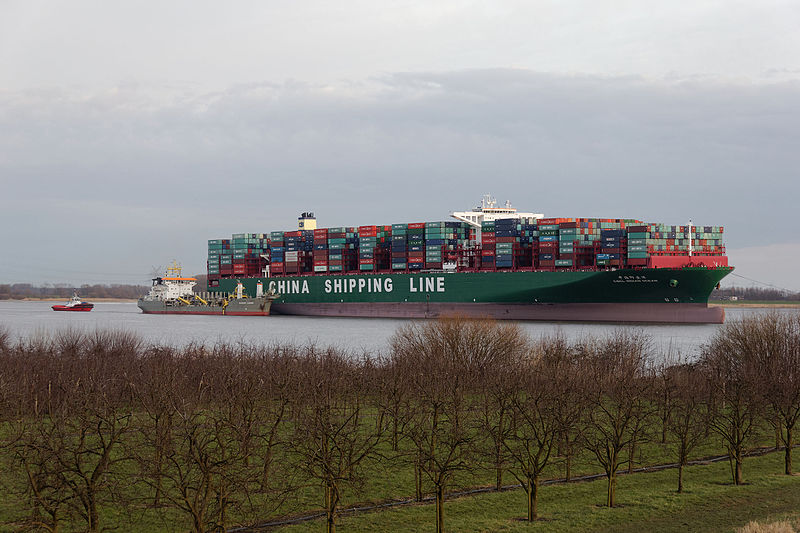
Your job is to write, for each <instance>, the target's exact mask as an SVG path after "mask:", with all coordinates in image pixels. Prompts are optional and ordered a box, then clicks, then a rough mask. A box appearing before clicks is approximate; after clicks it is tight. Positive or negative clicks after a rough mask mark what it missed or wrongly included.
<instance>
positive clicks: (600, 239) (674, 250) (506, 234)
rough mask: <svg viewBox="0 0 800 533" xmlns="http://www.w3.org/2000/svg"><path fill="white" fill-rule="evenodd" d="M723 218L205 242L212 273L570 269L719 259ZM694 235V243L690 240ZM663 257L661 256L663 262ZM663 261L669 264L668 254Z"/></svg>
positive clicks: (530, 223) (403, 228)
mask: <svg viewBox="0 0 800 533" xmlns="http://www.w3.org/2000/svg"><path fill="white" fill-rule="evenodd" d="M723 231H724V228H723V227H721V226H699V227H692V229H691V234H690V229H689V227H687V226H665V225H662V224H645V223H644V222H641V221H638V220H629V219H598V218H548V219H538V220H537V219H533V218H531V219H528V218H515V219H499V220H495V221H491V222H483V223H482V225H481V234H480V242H477V240H476V238H477V233H476V231H475V230H474V229H472V228H471V227H470V226H469V225H468V224H466V223H464V222H451V221H447V222H425V223H422V222H418V223H410V224H393V225H391V226H359V227H357V228H353V227H334V228H320V229H315V230H299V231H287V232H281V231H274V232H272V233H270V234H268V235H266V234H261V233H239V234H234V235H232V236H231V239H215V240H209V241H208V275H209V279H219V278H227V277H257V276H261V275H263V272H264V270H265V268H266V266H267V265H269V271H270V274H271V275H276V276H280V275H293V274H328V273H353V272H376V271H382V272H406V271H419V270H440V269H442V268H444V266H445V265H446V264H448V263H455V264H456V268H457V269H459V270H569V269H603V268H621V267H632V268H636V267H644V266H668V265H669V262H668V259H664V258H673V259H674V258H680V257H685V256H688V255H689V253H690V246H691V255H693V256H695V257H722V256H724V255H725V248H724V245H723V241H722V237H723ZM690 242H691V245H690ZM659 261H661V262H660V263H659ZM665 261H666V262H665Z"/></svg>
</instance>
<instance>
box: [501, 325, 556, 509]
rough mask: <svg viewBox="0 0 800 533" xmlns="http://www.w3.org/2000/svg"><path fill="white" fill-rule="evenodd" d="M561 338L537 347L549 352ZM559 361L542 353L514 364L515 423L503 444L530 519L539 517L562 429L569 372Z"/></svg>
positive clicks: (544, 341) (544, 340) (538, 351)
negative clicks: (542, 489) (547, 473)
mask: <svg viewBox="0 0 800 533" xmlns="http://www.w3.org/2000/svg"><path fill="white" fill-rule="evenodd" d="M560 340H561V339H558V338H556V339H543V340H542V341H540V342H539V345H538V349H536V350H535V351H536V352H537V353H538V354H541V353H543V352H547V351H549V350H551V349H552V346H551V344H553V343H554V344H556V345H559V344H560ZM559 362H560V361H559V359H558V358H556V357H541V356H540V357H538V358H536V359H531V360H528V361H524V362H520V363H518V364H517V365H515V366H514V367H513V368H512V370H513V375H514V376H515V378H514V379H513V381H512V383H513V386H514V390H515V393H514V394H513V395H512V396H511V398H510V402H511V410H512V413H513V417H514V420H515V423H514V424H513V427H512V429H511V430H510V431H509V434H508V436H507V438H506V439H505V440H504V441H503V444H504V446H505V448H506V450H507V451H508V454H509V455H510V457H511V458H512V467H511V468H510V471H511V473H512V474H513V475H514V477H515V478H516V479H517V481H519V482H520V484H521V485H522V487H523V488H524V489H525V493H526V495H527V503H528V520H529V521H533V520H536V519H537V518H538V497H539V487H540V478H541V475H542V473H543V472H544V469H545V468H546V467H547V465H548V464H549V462H550V458H551V456H552V452H553V447H554V445H555V443H556V441H557V439H558V437H559V435H560V434H561V432H562V428H561V425H560V416H559V415H560V413H559V403H561V402H562V401H563V400H564V399H563V397H561V395H560V393H561V392H562V391H563V390H564V388H563V387H562V382H563V381H565V380H566V376H564V375H563V374H562V373H561V370H562V369H563V368H562V367H561V366H560V365H559V364H558V363H559ZM509 377H510V376H509Z"/></svg>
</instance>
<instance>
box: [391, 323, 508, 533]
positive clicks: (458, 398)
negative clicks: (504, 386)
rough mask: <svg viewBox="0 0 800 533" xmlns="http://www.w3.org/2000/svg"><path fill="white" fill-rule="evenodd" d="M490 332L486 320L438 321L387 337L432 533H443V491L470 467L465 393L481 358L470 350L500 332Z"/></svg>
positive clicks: (471, 440) (471, 439)
mask: <svg viewBox="0 0 800 533" xmlns="http://www.w3.org/2000/svg"><path fill="white" fill-rule="evenodd" d="M493 328H494V323H493V322H489V321H474V320H467V319H463V318H458V317H457V318H443V319H440V320H438V321H436V322H426V323H424V324H411V325H408V326H405V327H403V328H400V329H399V330H398V331H397V333H395V335H394V337H393V338H392V351H393V356H394V357H395V358H396V360H397V361H398V364H401V365H402V367H403V369H404V370H403V373H404V375H405V376H406V377H407V379H408V383H409V387H410V394H409V398H410V401H409V403H408V410H407V411H406V417H407V424H406V436H407V437H408V439H409V441H410V442H411V443H412V449H413V453H414V464H415V469H416V471H417V475H419V476H423V475H424V476H425V477H426V478H427V479H428V480H429V481H430V482H431V484H432V485H433V489H434V493H435V497H436V531H437V533H441V532H442V531H444V495H445V491H446V487H447V485H448V483H449V482H450V481H451V480H452V477H453V476H454V474H455V473H456V472H458V471H461V470H464V469H466V468H468V467H469V466H470V459H471V455H472V453H473V446H474V444H475V439H476V434H475V425H476V421H475V420H473V417H474V414H473V410H472V408H471V407H472V406H471V405H470V401H471V400H472V399H473V398H474V395H472V396H471V395H470V393H471V392H474V391H475V390H476V385H475V382H476V379H477V377H478V375H479V372H478V369H479V368H482V365H483V363H484V362H485V360H486V358H485V357H484V355H485V354H486V353H487V352H481V351H478V352H476V351H475V348H476V345H477V344H480V342H481V340H482V339H483V340H485V339H487V338H492V337H489V336H487V334H488V335H492V334H493V335H497V334H498V332H499V331H501V330H493ZM487 330H489V331H487Z"/></svg>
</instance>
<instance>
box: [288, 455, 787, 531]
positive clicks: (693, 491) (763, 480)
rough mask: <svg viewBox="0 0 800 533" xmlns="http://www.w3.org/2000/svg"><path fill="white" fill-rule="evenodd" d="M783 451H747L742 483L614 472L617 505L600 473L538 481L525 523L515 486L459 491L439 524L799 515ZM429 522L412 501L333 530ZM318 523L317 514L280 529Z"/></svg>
mask: <svg viewBox="0 0 800 533" xmlns="http://www.w3.org/2000/svg"><path fill="white" fill-rule="evenodd" d="M782 469H783V454H781V453H771V454H768V455H766V456H763V457H755V458H749V459H747V460H746V463H745V472H746V475H745V481H746V484H745V485H743V486H738V487H737V486H734V485H732V484H731V480H730V477H731V476H730V470H729V467H728V463H727V462H720V463H714V464H711V465H702V466H693V467H690V468H689V469H687V471H686V473H685V483H686V485H685V487H686V488H685V492H684V493H683V494H678V493H677V492H676V490H675V487H676V476H677V471H675V470H664V471H659V472H653V473H642V474H633V475H630V476H620V478H619V482H618V488H617V497H618V502H619V506H618V507H615V508H613V509H609V508H606V507H604V506H603V503H604V501H605V493H606V482H605V480H604V479H601V480H598V481H592V482H585V483H570V484H563V485H549V486H545V487H543V488H542V491H541V497H540V502H539V511H540V514H541V516H542V519H540V520H539V521H537V522H535V523H528V522H526V521H524V520H522V518H523V517H524V516H525V495H524V492H523V491H522V490H510V491H506V492H502V493H489V494H481V495H477V496H468V497H461V498H458V499H454V500H450V501H447V502H446V503H445V528H446V529H447V530H448V531H458V532H490V531H492V532H493V531H509V532H511V531H547V532H561V531H597V532H600V531H605V532H607V531H615V532H637V533H638V532H641V531H658V532H672V531H674V532H679V531H681V532H683V531H704V532H705V531H733V530H734V529H735V528H736V527H740V526H743V525H744V524H746V523H747V522H749V521H750V520H759V521H773V520H778V519H781V518H786V517H790V518H796V517H798V516H800V476H793V477H789V476H786V475H783V474H781V472H782ZM433 528H434V507H433V505H424V504H421V505H420V504H415V505H411V506H407V507H402V508H394V509H391V510H385V511H376V512H365V513H361V514H359V515H355V516H347V517H342V518H340V520H339V527H338V529H339V530H340V531H352V532H367V531H398V532H409V533H410V532H424V531H432V530H433ZM321 530H324V523H323V521H321V520H316V521H310V522H306V523H304V524H301V525H296V526H290V527H285V528H282V529H281V531H285V532H287V533H289V532H291V533H299V532H306V531H321Z"/></svg>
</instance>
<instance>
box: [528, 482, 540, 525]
mask: <svg viewBox="0 0 800 533" xmlns="http://www.w3.org/2000/svg"><path fill="white" fill-rule="evenodd" d="M538 506H539V476H534V477H529V478H528V522H533V521H535V520H536V519H537V518H539V513H538Z"/></svg>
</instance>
